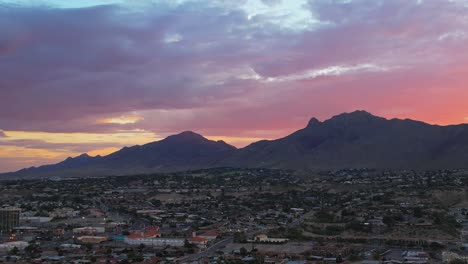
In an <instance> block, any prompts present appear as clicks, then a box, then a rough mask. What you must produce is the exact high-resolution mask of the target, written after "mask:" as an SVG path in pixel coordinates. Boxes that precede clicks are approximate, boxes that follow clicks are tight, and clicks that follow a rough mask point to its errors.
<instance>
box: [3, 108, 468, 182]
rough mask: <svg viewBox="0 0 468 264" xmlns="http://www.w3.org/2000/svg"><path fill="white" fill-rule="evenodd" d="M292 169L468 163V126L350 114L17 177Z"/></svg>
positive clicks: (182, 141) (180, 138)
mask: <svg viewBox="0 0 468 264" xmlns="http://www.w3.org/2000/svg"><path fill="white" fill-rule="evenodd" d="M222 166H230V167H265V168H288V169H338V168H364V167H365V168H381V169H385V168H389V169H392V168H393V169H403V168H405V169H431V168H436V169H438V168H467V167H468V125H453V126H436V125H429V124H426V123H423V122H418V121H413V120H408V119H406V120H401V119H392V120H387V119H385V118H381V117H377V116H373V115H371V114H370V113H367V112H365V111H356V112H353V113H345V114H341V115H337V116H334V117H332V118H331V119H329V120H326V121H324V122H320V121H319V120H318V119H316V118H312V119H311V120H310V121H309V123H308V124H307V126H306V127H305V128H303V129H301V130H298V131H296V132H294V133H292V134H291V135H288V136H286V137H284V138H280V139H277V140H262V141H259V142H255V143H253V144H250V145H249V146H247V147H245V148H242V149H236V148H235V147H233V146H231V145H228V144H226V143H224V142H223V141H212V140H208V139H206V138H204V137H202V136H201V135H198V134H196V133H193V132H183V133H181V134H178V135H174V136H169V137H167V138H165V139H163V140H161V141H156V142H152V143H148V144H146V145H142V146H133V147H125V148H123V149H121V150H119V151H117V152H115V153H112V154H110V155H108V156H105V157H99V156H98V157H89V156H88V155H86V154H84V155H81V156H78V157H75V158H68V159H66V160H65V161H63V162H60V163H57V164H55V165H47V166H41V167H38V168H29V169H23V170H21V171H18V172H16V173H9V174H4V175H10V176H11V175H13V176H31V175H34V176H56V175H60V176H66V175H70V176H85V175H124V174H132V173H148V172H156V171H177V170H179V171H180V170H189V169H200V168H210V167H222Z"/></svg>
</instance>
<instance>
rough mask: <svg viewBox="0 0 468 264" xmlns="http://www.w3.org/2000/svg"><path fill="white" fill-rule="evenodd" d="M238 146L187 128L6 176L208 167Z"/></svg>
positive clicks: (117, 172) (81, 174)
mask: <svg viewBox="0 0 468 264" xmlns="http://www.w3.org/2000/svg"><path fill="white" fill-rule="evenodd" d="M235 150H236V148H235V147H233V146H231V145H229V144H226V143H225V142H223V141H212V140H208V139H206V138H204V137H203V136H201V135H199V134H196V133H194V132H190V131H186V132H182V133H180V134H177V135H173V136H169V137H167V138H165V139H163V140H160V141H155V142H151V143H148V144H145V145H142V146H132V147H124V148H122V149H121V150H119V151H117V152H114V153H112V154H110V155H107V156H104V157H100V156H97V157H90V156H88V155H87V154H83V155H80V156H78V157H75V158H67V159H66V160H64V161H62V162H60V163H57V164H54V165H45V166H41V167H37V168H36V167H32V168H28V169H23V170H20V171H17V172H15V173H7V174H4V175H6V176H18V177H30V176H35V177H39V176H63V175H66V176H90V175H124V174H136V173H149V172H156V171H174V170H188V169H198V168H207V167H210V166H212V164H214V163H215V162H217V161H218V160H219V159H222V158H225V157H226V156H227V155H230V154H231V153H232V152H233V151H235Z"/></svg>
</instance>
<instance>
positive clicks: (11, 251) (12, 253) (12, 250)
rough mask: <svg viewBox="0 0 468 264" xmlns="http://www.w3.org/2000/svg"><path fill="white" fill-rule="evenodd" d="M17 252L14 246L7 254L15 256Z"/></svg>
mask: <svg viewBox="0 0 468 264" xmlns="http://www.w3.org/2000/svg"><path fill="white" fill-rule="evenodd" d="M18 253H19V250H18V248H17V247H14V248H12V249H11V250H10V252H9V255H13V256H16V255H18Z"/></svg>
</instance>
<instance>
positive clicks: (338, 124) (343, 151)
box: [223, 111, 468, 169]
mask: <svg viewBox="0 0 468 264" xmlns="http://www.w3.org/2000/svg"><path fill="white" fill-rule="evenodd" d="M223 165H225V166H226V165H227V166H239V167H268V168H292V169H335V168H364V167H367V168H415V169H417V168H458V167H468V126H467V125H457V126H445V127H444V126H434V125H429V124H425V123H422V122H417V121H413V120H400V119H392V120H387V119H385V118H381V117H376V116H373V115H371V114H370V113H367V112H365V111H356V112H353V113H345V114H341V115H337V116H335V117H333V118H331V119H329V120H327V121H325V122H319V121H318V120H317V119H315V118H313V119H311V121H310V122H309V124H308V125H307V127H305V128H304V129H301V130H299V131H297V132H295V133H293V134H291V135H289V136H287V137H284V138H281V139H278V140H272V141H260V142H257V143H253V144H251V145H249V146H247V147H245V148H243V149H240V150H238V151H237V152H236V153H234V155H232V156H230V157H228V158H227V159H226V160H225V161H224V163H223Z"/></svg>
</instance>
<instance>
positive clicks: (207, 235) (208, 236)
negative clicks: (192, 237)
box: [198, 232, 219, 241]
mask: <svg viewBox="0 0 468 264" xmlns="http://www.w3.org/2000/svg"><path fill="white" fill-rule="evenodd" d="M218 236H219V234H218V233H216V232H205V233H203V234H201V235H198V237H202V238H206V239H208V241H213V240H215V239H216V238H217V237H218Z"/></svg>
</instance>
